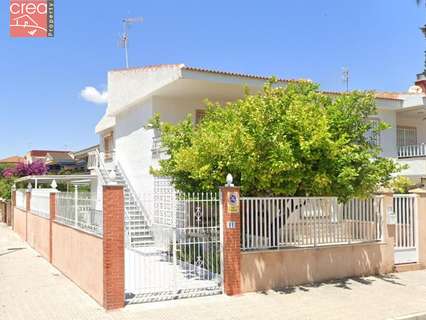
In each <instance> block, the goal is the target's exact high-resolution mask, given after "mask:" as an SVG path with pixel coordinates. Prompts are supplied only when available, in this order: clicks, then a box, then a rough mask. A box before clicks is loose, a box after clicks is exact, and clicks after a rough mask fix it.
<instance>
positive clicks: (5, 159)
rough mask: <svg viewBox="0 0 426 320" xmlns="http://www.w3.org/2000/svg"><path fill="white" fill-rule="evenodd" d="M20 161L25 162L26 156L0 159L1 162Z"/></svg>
mask: <svg viewBox="0 0 426 320" xmlns="http://www.w3.org/2000/svg"><path fill="white" fill-rule="evenodd" d="M19 162H24V158H23V157H19V156H12V157H8V158H4V159H1V160H0V163H19Z"/></svg>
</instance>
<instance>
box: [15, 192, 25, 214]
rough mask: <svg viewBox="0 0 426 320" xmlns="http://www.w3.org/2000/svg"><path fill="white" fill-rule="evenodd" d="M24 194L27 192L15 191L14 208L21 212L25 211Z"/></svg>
mask: <svg viewBox="0 0 426 320" xmlns="http://www.w3.org/2000/svg"><path fill="white" fill-rule="evenodd" d="M26 192H27V190H25V189H18V190H16V199H15V201H16V207H17V208H19V209H22V210H27V204H26Z"/></svg>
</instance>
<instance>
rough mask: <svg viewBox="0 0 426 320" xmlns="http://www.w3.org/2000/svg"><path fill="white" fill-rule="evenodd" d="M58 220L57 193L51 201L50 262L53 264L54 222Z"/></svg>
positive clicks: (53, 194)
mask: <svg viewBox="0 0 426 320" xmlns="http://www.w3.org/2000/svg"><path fill="white" fill-rule="evenodd" d="M55 218H56V192H52V193H50V201H49V262H50V263H52V255H53V231H52V229H53V226H52V225H53V221H55Z"/></svg>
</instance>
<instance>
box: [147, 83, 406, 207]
mask: <svg viewBox="0 0 426 320" xmlns="http://www.w3.org/2000/svg"><path fill="white" fill-rule="evenodd" d="M318 88H319V87H318V85H316V84H313V83H311V82H300V83H294V84H289V85H288V86H286V87H285V88H282V87H275V86H274V84H273V81H271V82H270V83H267V84H266V85H265V86H264V88H263V91H262V92H261V93H259V94H256V95H249V94H246V95H245V97H244V98H243V99H240V100H238V101H235V102H231V103H228V104H226V105H225V106H221V105H219V104H214V103H210V102H207V106H208V108H207V112H206V115H205V117H204V118H203V120H202V121H201V123H200V124H198V125H196V126H194V125H193V123H192V117H191V116H188V117H187V118H186V119H185V120H184V121H182V122H180V123H178V124H176V125H172V124H168V123H160V122H159V116H158V115H157V116H156V117H154V118H153V119H152V121H151V123H150V124H151V127H157V128H159V129H160V131H161V133H162V138H161V139H162V143H163V145H164V146H165V147H166V148H167V149H168V152H169V155H170V157H169V158H168V159H166V160H161V161H160V168H159V169H157V170H154V169H152V172H153V174H156V175H162V176H170V177H171V178H172V180H173V183H174V184H175V186H176V188H177V189H179V190H182V191H188V192H191V191H212V190H216V189H217V187H218V186H220V185H223V183H224V179H225V176H226V174H227V173H231V174H232V175H233V176H234V181H235V184H236V185H240V186H241V189H242V192H243V194H246V195H277V196H278V195H280V196H315V195H321V196H328V195H337V196H338V197H339V198H340V199H342V200H344V199H348V198H350V197H354V196H359V197H362V196H367V195H368V194H370V193H372V192H374V191H375V190H376V188H377V187H378V186H379V185H382V184H385V183H386V182H388V181H389V180H390V174H391V173H393V172H395V171H397V170H398V168H397V166H396V164H395V163H394V162H393V161H392V160H388V159H384V158H380V157H379V154H380V149H379V147H377V146H375V144H374V143H372V141H371V140H370V139H369V138H368V137H367V136H368V133H370V136H371V135H374V134H378V133H379V132H380V131H382V130H384V129H386V128H387V127H388V126H387V125H386V124H385V123H382V122H380V123H379V124H378V125H377V126H375V125H373V123H371V122H370V121H368V116H370V115H374V114H375V113H376V106H375V99H374V96H373V94H372V93H362V92H352V93H348V94H342V95H337V96H336V97H334V98H333V97H330V96H329V95H325V94H323V93H321V92H319V91H318Z"/></svg>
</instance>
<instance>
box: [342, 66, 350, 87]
mask: <svg viewBox="0 0 426 320" xmlns="http://www.w3.org/2000/svg"><path fill="white" fill-rule="evenodd" d="M342 81H343V82H344V83H345V86H346V92H348V91H349V69H348V68H346V67H344V68H342Z"/></svg>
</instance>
